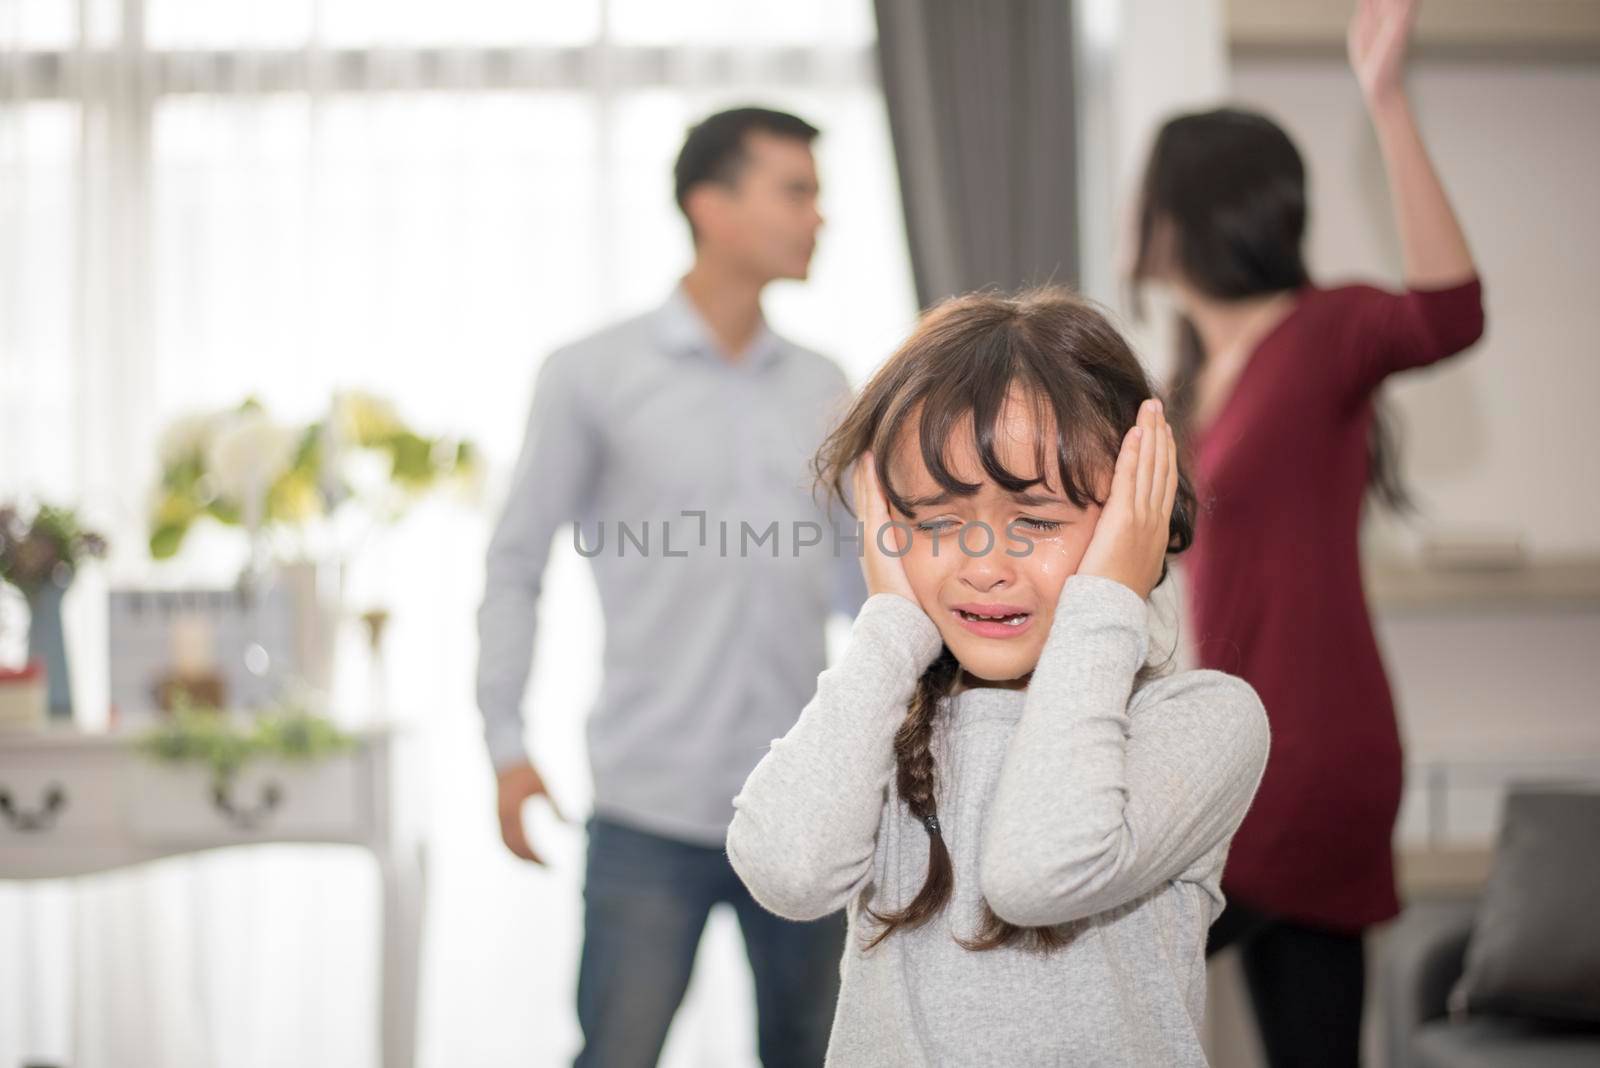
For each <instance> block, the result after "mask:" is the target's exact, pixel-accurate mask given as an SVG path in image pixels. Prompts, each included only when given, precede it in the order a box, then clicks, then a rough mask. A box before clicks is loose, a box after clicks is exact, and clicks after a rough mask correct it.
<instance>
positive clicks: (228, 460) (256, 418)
mask: <svg viewBox="0 0 1600 1068" xmlns="http://www.w3.org/2000/svg"><path fill="white" fill-rule="evenodd" d="M295 444H296V435H295V433H294V431H292V430H290V429H289V428H288V427H284V426H279V425H278V424H277V423H274V422H273V421H272V419H271V418H270V417H268V415H267V414H266V412H264V411H261V410H260V409H259V408H246V409H244V410H242V411H238V412H235V413H233V414H232V415H231V416H229V417H228V419H227V420H226V421H225V422H224V423H223V424H222V425H221V426H220V427H218V428H217V431H216V436H215V437H214V438H212V440H211V444H210V447H209V448H208V449H207V450H206V470H207V474H209V475H210V477H211V479H212V481H213V484H214V485H215V486H216V490H217V493H218V495H219V496H221V497H223V498H225V499H228V500H232V501H235V502H237V503H238V504H239V507H240V510H241V512H242V513H243V517H244V521H245V524H246V525H247V526H255V525H257V524H259V522H260V519H261V512H262V506H263V504H264V498H265V496H266V492H267V490H268V489H269V488H270V487H271V486H272V484H273V482H275V481H276V480H277V479H278V477H279V476H280V475H282V474H283V473H284V472H285V471H287V470H288V469H289V465H290V463H292V462H293V460H294V450H295Z"/></svg>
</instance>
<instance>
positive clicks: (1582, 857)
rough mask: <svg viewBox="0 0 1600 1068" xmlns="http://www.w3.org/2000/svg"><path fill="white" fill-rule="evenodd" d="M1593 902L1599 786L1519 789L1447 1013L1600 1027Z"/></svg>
mask: <svg viewBox="0 0 1600 1068" xmlns="http://www.w3.org/2000/svg"><path fill="white" fill-rule="evenodd" d="M1597 906H1600V786H1592V787H1584V788H1567V789H1557V788H1549V787H1540V788H1522V789H1515V790H1513V791H1512V792H1511V793H1510V794H1509V795H1508V797H1507V798H1506V805H1505V814H1504V820H1503V823H1502V825H1501V830H1500V841H1499V844H1498V846H1497V847H1496V849H1495V858H1494V868H1493V871H1492V872H1491V873H1490V876H1489V883H1488V886H1487V887H1486V888H1485V890H1484V894H1483V897H1482V899H1481V900H1480V902H1479V904H1478V914H1477V918H1476V920H1475V921H1474V923H1473V928H1472V937H1471V939H1470V940H1469V941H1468V943H1467V953H1466V966H1465V969H1464V971H1463V973H1462V976H1461V979H1460V980H1459V981H1458V982H1457V983H1456V986H1455V989H1454V990H1452V991H1451V994H1450V1008H1451V1010H1452V1011H1453V1012H1455V1013H1457V1014H1460V1013H1462V1012H1465V1013H1469V1014H1473V1015H1477V1014H1484V1013H1487V1014H1491V1015H1496V1014H1498V1015H1507V1016H1522V1017H1531V1018H1537V1019H1544V1020H1558V1021H1576V1022H1586V1023H1594V1024H1600V907H1597ZM1591 1063H1600V1061H1592V1062H1591Z"/></svg>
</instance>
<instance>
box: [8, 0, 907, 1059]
mask: <svg viewBox="0 0 1600 1068" xmlns="http://www.w3.org/2000/svg"><path fill="white" fill-rule="evenodd" d="M872 26H873V21H872V16H871V10H870V6H869V2H868V0H826V2H813V3H807V4H794V3H788V2H783V0H738V2H735V0H694V2H684V0H677V2H674V3H672V4H661V3H657V2H654V0H537V2H532V3H523V4H506V3H503V2H500V0H452V2H451V3H448V4H439V3H432V2H426V3H425V2H421V0H417V2H411V3H397V2H395V0H273V2H272V3H265V4H263V3H252V2H249V0H78V2H76V3H74V2H70V0H0V499H4V498H9V497H13V496H16V495H18V494H32V495H37V496H40V497H44V498H46V499H50V500H53V501H63V502H67V503H74V504H78V505H80V506H81V507H83V508H84V509H85V511H86V512H87V514H88V515H89V517H90V518H91V519H93V520H94V521H95V522H97V523H98V524H100V525H101V526H103V527H105V528H107V529H108V531H109V532H110V533H111V534H112V535H113V538H114V552H113V556H112V559H111V560H110V561H109V562H108V564H107V565H106V567H104V568H101V569H99V570H98V572H97V573H91V574H87V575H85V576H84V577H83V578H82V579H81V580H80V581H79V583H78V584H77V585H76V586H75V588H74V591H73V593H72V595H71V596H70V597H69V603H68V606H67V612H68V626H69V640H70V641H71V643H72V649H73V653H74V657H75V660H74V682H75V686H76V693H77V696H78V699H79V704H80V708H81V712H80V715H81V717H82V718H83V719H84V720H85V722H86V723H88V724H89V725H98V724H100V723H103V722H104V720H105V703H106V697H105V695H106V686H105V678H104V674H105V671H104V655H103V650H104V647H105V642H106V635H105V626H104V609H103V604H104V593H105V589H106V585H107V583H108V582H109V581H111V580H112V579H113V578H114V579H116V580H117V581H150V582H158V583H163V584H171V583H182V582H185V581H215V580H217V579H219V578H221V577H225V576H226V575H227V573H228V569H229V568H230V567H231V566H232V564H231V562H230V561H231V560H232V559H234V557H233V556H230V555H229V554H230V553H232V552H233V551H234V550H235V549H236V546H235V545H234V543H232V542H230V541H229V540H228V539H227V538H226V537H223V536H221V535H215V536H211V537H208V538H202V539H201V541H200V543H199V544H198V545H197V547H196V548H197V552H196V553H194V554H188V555H186V557H180V559H179V560H178V561H176V562H173V563H170V564H164V565H161V567H159V568H158V567H155V566H153V565H151V564H150V563H149V561H148V560H147V559H146V557H145V555H144V552H143V548H142V546H143V526H142V510H143V506H144V501H145V498H146V493H147V492H148V487H149V486H150V484H151V481H152V480H153V478H154V474H155V470H154V467H155V461H154V455H155V439H156V436H157V434H158V433H159V430H160V428H161V427H162V425H163V424H164V423H165V422H166V421H167V420H168V419H170V418H172V417H173V416H175V415H177V414H179V413H182V412H185V411H188V410H191V409H194V408H197V407H209V406H218V405H225V404H232V403H236V402H238V401H239V400H241V399H242V398H243V397H245V396H247V395H253V396H256V397H258V398H260V399H261V400H262V401H263V402H264V403H266V404H267V405H268V406H269V407H270V408H272V409H273V410H274V411H275V412H279V413H282V414H283V415H284V416H285V417H289V418H303V417H309V416H310V415H312V414H313V413H315V412H316V411H317V410H318V409H319V408H320V407H321V406H322V405H323V404H325V403H326V401H327V399H328V397H329V395H330V393H331V392H332V391H333V390H334V389H336V388H340V387H362V388H368V389H372V390H374V391H376V392H379V393H381V394H384V395H386V396H388V397H390V398H392V399H393V400H394V401H395V402H396V404H397V405H398V406H399V408H400V410H401V412H402V414H403V415H405V416H406V417H407V418H408V419H409V420H411V421H412V422H414V423H415V424H417V425H419V426H420V427H422V428H425V429H426V430H428V431H430V432H441V431H446V430H448V431H453V432H459V433H463V434H467V435H470V436H472V437H474V438H475V439H476V440H477V441H478V442H479V444H481V445H482V446H483V448H484V450H485V452H486V454H487V456H488V458H489V460H490V464H491V476H492V477H491V483H490V492H489V494H488V501H487V502H486V503H485V505H484V507H483V508H482V509H480V510H477V511H463V510H461V509H459V508H457V509H452V508H450V507H447V506H444V505H439V506H433V507H426V508H424V509H423V510H422V511H421V512H420V513H419V514H417V515H415V516H413V518H412V519H411V520H410V521H409V522H408V524H407V525H406V526H405V527H404V528H402V529H401V530H400V531H399V532H397V533H396V534H395V535H394V536H393V537H391V538H389V539H388V540H387V542H386V544H385V545H384V546H383V547H382V550H381V552H379V553H377V554H375V556H374V557H373V558H370V559H367V560H364V561H361V562H359V563H358V565H357V568H356V570H355V571H354V572H353V573H352V574H351V576H350V579H351V588H350V595H351V598H352V600H353V601H354V602H356V604H355V607H357V608H359V607H362V605H363V603H378V602H381V603H383V604H384V605H385V606H386V607H388V608H390V609H391V610H392V611H393V613H394V619H395V622H394V624H393V628H392V630H391V636H390V639H389V642H390V644H389V646H388V653H389V659H388V662H389V665H390V667H389V677H388V690H389V692H390V693H393V694H402V695H405V698H404V700H403V701H401V702H399V703H398V704H397V706H396V707H395V708H394V709H392V710H391V714H392V715H393V716H395V717H396V718H399V719H402V720H404V721H406V722H407V723H408V725H409V726H410V727H411V728H412V729H413V731H414V737H415V738H416V739H417V740H418V741H419V743H420V745H419V747H418V748H419V750H420V752H421V753H422V755H423V757H424V759H423V761H422V763H423V764H424V765H425V767H424V769H423V771H422V773H421V774H419V775H418V776H417V777H416V781H415V783H414V789H415V791H416V793H417V794H418V795H419V797H420V798H421V799H422V803H421V808H422V811H423V812H424V813H425V819H426V823H427V827H428V830H429V835H430V880H431V882H430V898H429V909H430V912H429V916H428V925H427V930H426V933H425V938H424V947H423V963H422V969H423V975H422V988H423V989H422V1008H421V1019H420V1020H419V1030H420V1047H419V1048H420V1052H421V1060H422V1063H423V1064H425V1065H450V1066H452V1068H454V1066H456V1065H480V1064H481V1065H499V1064H513V1063H515V1064H524V1065H541V1064H559V1063H564V1062H565V1061H566V1060H567V1059H568V1058H569V1057H570V1055H571V1053H572V1052H573V1050H574V1049H575V1047H576V1043H577V1031H576V1023H575V1021H574V1019H573V1011H572V1007H571V1006H572V991H573V985H574V982H575V975H576V955H577V949H578V940H579V933H580V929H579V928H580V925H579V920H580V912H579V904H580V902H579V887H580V885H581V858H582V848H583V843H582V836H581V831H580V830H578V829H576V828H570V827H560V826H554V825H550V824H538V825H536V827H535V828H534V831H535V833H536V834H538V835H541V836H542V838H543V840H544V841H545V842H547V843H548V846H549V852H550V853H551V854H552V855H553V864H552V867H551V869H550V870H548V871H544V872H540V871H535V870H532V869H529V868H526V867H524V866H521V865H520V864H518V863H517V862H515V861H513V860H512V859H510V858H509V856H508V855H506V854H505V853H504V852H503V850H501V848H500V847H499V844H498V839H497V838H496V835H495V829H494V826H493V819H492V800H491V792H490V787H491V784H490V781H489V776H488V770H487V766H486V763H485V759H484V757H483V754H482V751H481V743H480V741H479V737H478V723H477V718H476V712H475V711H474V709H473V707H472V679H471V674H472V665H473V660H474V655H475V646H474V641H475V638H474V635H473V633H472V610H473V608H474V606H475V603H476V598H477V595H478V592H479V583H480V582H481V555H482V548H483V544H484V541H485V538H486V534H487V523H488V520H489V519H490V518H491V517H492V513H493V509H494V507H495V506H496V505H497V503H498V500H499V493H498V491H497V490H498V488H499V487H501V486H502V483H501V482H500V481H499V480H498V479H497V478H494V477H493V476H503V475H504V474H505V472H506V468H507V467H508V466H509V462H510V460H511V458H512V457H513V455H514V452H515V449H516V446H517V444H518V435H519V434H520V430H521V424H522V420H523V417H524V413H525V410H526V404H527V400H528V389H529V386H530V385H531V383H532V380H533V375H534V372H535V370H536V368H537V365H538V362H539V360H540V359H541V358H542V356H543V354H544V353H546V352H547V351H549V349H550V348H551V347H553V346H554V345H556V344H558V343H560V342H561V341H564V340H566V339H569V338H571V337H573V336H576V335H578V334H580V333H582V332H585V331H587V330H589V329H592V328H595V327H597V326H599V325H601V324H603V323H604V322H605V321H606V320H608V319H610V318H612V317H615V316H618V315H622V314H626V313H629V312H632V311H635V310H637V309H640V308H643V307H646V306H649V305H650V304H653V303H655V302H656V301H658V300H659V299H661V298H662V297H663V296H664V294H665V293H666V291H667V289H668V288H669V287H670V286H671V285H672V283H673V281H674V279H675V278H676V275H677V274H678V272H680V271H681V270H682V269H683V267H684V266H685V265H686V263H687V258H688V254H689V250H688V242H687V238H686V235H685V233H684V230H683V227H682V224H681V222H680V221H679V220H678V219H677V218H676V217H675V207H674V205H673V204H672V199H671V183H670V165H671V160H672V157H673V154H674V153H675V151H676V149H677V147H678V144H679V142H680V140H681V138H682V134H683V131H684V129H685V127H686V126H687V125H688V123H689V122H690V121H692V120H693V119H694V118H695V117H697V116H699V115H701V114H703V113H706V112H708V111H710V110H714V109H715V108H717V107H719V106H725V105H730V104H733V103H739V102H747V101H757V102H762V103H767V104H770V105H773V106H778V107H785V108H789V109H792V110H795V111H797V112H799V113H800V114H802V115H804V116H806V117H808V118H809V119H811V120H812V121H814V122H816V123H817V124H818V125H820V126H821V127H822V128H823V130H824V136H823V139H822V140H821V141H820V142H819V143H818V154H819V158H820V162H821V167H822V173H823V180H824V211H825V213H826V214H827V216H828V218H829V225H828V228H827V230H826V231H825V233H824V239H823V243H822V245H821V248H820V251H819V254H818V257H817V261H816V263H815V265H814V271H813V279H814V280H813V281H812V282H810V283H809V284H807V285H804V286H786V287H781V288H780V289H779V290H776V291H774V293H773V294H772V295H771V299H770V300H769V303H768V312H769V315H770V317H771V318H772V320H773V321H774V323H775V325H777V327H778V328H779V329H780V330H783V331H784V332H786V333H789V334H790V335H791V336H794V337H796V338H798V339H800V340H802V341H804V342H807V343H809V344H811V345H813V346H815V347H817V348H820V349H822V350H823V351H826V352H829V353H831V354H832V355H834V356H835V357H836V358H837V359H839V360H840V362H841V363H842V364H843V365H844V366H845V367H846V369H847V370H848V371H849V372H850V374H851V375H852V377H854V378H856V379H857V380H859V379H860V378H861V377H863V376H864V375H865V374H866V373H867V372H868V371H869V370H870V369H871V367H872V366H874V365H875V364H876V363H877V362H878V361H879V360H880V359H881V358H882V357H883V355H884V354H885V353H886V352H887V351H888V349H889V347H890V346H891V345H892V344H893V342H894V341H895V339H896V338H897V337H898V336H899V335H901V334H902V333H903V332H904V331H905V330H906V328H907V327H908V326H909V325H910V323H911V321H912V319H913V316H914V312H915V308H914V300H913V297H912V295H911V283H910V277H909V271H908V268H907V262H906V253H905V243H904V237H903V232H902V227H901V222H900V219H901V216H900V206H899V198H898V193H897V191H896V188H895V184H894V169H893V165H892V160H891V158H890V148H889V140H888V135H887V129H886V123H885V119H884V115H883V109H882V104H881V100H880V99H879V96H878V92H877V89H876V86H875V83H874V81H873V75H872V61H871V49H872V32H873V30H872ZM545 612H546V618H547V620H548V623H547V625H546V626H545V627H544V629H543V637H542V639H541V644H540V649H539V651H538V658H537V664H538V666H539V670H538V673H537V676H536V682H535V692H534V694H533V695H532V701H531V707H532V708H534V709H535V712H534V715H533V731H534V734H535V736H536V737H537V739H538V747H539V753H540V755H541V759H542V760H544V761H545V762H546V763H547V764H548V765H549V767H550V771H551V776H552V778H553V780H554V788H555V789H556V790H557V792H558V795H559V796H560V798H561V800H562V801H563V802H564V806H565V808H566V809H567V810H568V811H569V812H573V813H579V814H581V813H582V812H583V811H585V809H586V805H587V797H588V789H589V786H588V781H587V769H586V766H585V764H584V757H583V750H582V745H581V738H582V723H581V719H582V713H583V710H584V709H585V708H586V707H587V704H588V701H589V699H590V697H591V695H592V693H593V692H594V688H595V684H596V679H595V670H596V664H597V656H598V643H599V638H600V625H599V619H598V610H597V606H596V604H595V601H594V597H593V592H592V590H591V588H590V586H589V581H588V577H587V574H586V572H585V571H584V570H583V568H582V567H581V564H580V562H579V561H578V560H577V559H576V558H575V557H574V556H572V554H570V553H565V554H563V553H561V552H559V551H558V552H557V553H556V556H555V559H554V561H553V564H552V571H551V575H550V584H549V595H548V598H547V600H546V605H545ZM19 623H20V621H19V620H18V618H17V605H16V604H15V603H12V602H7V603H5V604H3V605H0V632H4V633H5V634H6V635H7V636H6V638H5V639H4V641H3V642H0V656H4V655H7V653H8V651H9V652H11V653H14V651H15V645H16V640H17V625H18V624H19ZM346 639H347V642H348V639H349V636H348V635H347V636H346ZM351 674H352V672H350V671H348V670H347V671H346V672H345V674H344V677H343V678H342V680H341V683H340V685H339V687H338V690H339V692H340V693H342V694H344V695H345V697H346V698H347V699H348V700H349V701H350V703H351V705H352V707H354V706H359V705H360V704H361V696H362V695H361V689H360V683H361V682H362V681H364V676H362V675H361V672H359V671H357V672H354V674H355V675H356V676H359V677H358V678H355V679H352V678H350V677H349V676H350V675H351ZM377 895H378V887H377V879H376V875H375V872H374V871H373V870H372V865H371V862H370V861H369V860H368V859H367V858H365V857H363V856H362V855H360V854H359V853H355V852H351V851H345V850H339V849H311V848H291V847H264V848H261V849H257V850H253V851H240V852H236V853H232V854H219V855H215V856H208V857H202V858H186V859H180V860H174V861H169V862H163V863H160V864H156V865H151V866H149V867H146V868H142V869H138V870H133V871H126V872H119V873H114V874H109V875H104V876H97V877H93V878H88V879H82V880H76V881H73V882H59V883H57V882H49V883H37V884H27V885H19V884H5V885H0V945H4V946H6V947H7V948H8V950H9V952H7V953H5V954H0V1064H13V1063H19V1062H20V1061H21V1060H22V1059H23V1058H24V1057H37V1058H41V1059H49V1058H54V1059H57V1060H60V1061H62V1062H64V1063H70V1064H72V1065H74V1066H75V1068H96V1066H101V1065H104V1066H113V1065H114V1066H119V1068H120V1066H128V1065H141V1066H142V1065H161V1066H168V1065H173V1066H187V1065H195V1066H200V1065H204V1066H207V1068H210V1066H227V1068H233V1066H241V1068H242V1066H267V1065H272V1066H277V1065H284V1064H295V1065H338V1066H341V1068H342V1066H347V1065H359V1064H373V1063H376V1060H377V1052H376V1048H377V1047H376V1032H375V1026H374V1024H373V1020H374V1017H375V1013H376V979H377V976H376V974H375V968H374V961H375V959H376V938H377V932H376V929H375V922H376V919H375V916H376V913H375V907H376V903H377ZM753 1027H754V1023H753V1009H752V1007H751V1003H750V1000H749V979H748V974H747V971H746V970H745V967H744V965H743V964H742V947H741V946H740V945H739V942H738V938H737V933H736V927H735V926H734V925H733V924H732V923H731V920H730V919H729V918H728V917H725V916H719V917H717V918H716V919H715V920H714V922H713V925H712V927H711V929H710V931H709V932H708V935H707V945H706V947H705V952H704V954H703V956H702V960H701V967H700V968H699V969H698V970H697V973H696V977H695V980H694V984H693V987H692V989H691V993H690V997H689V1002H688V1004H687V1006H686V1009H685V1011H684V1013H683V1014H682V1015H681V1017H680V1020H679V1022H678V1024H677V1025H676V1026H675V1028H674V1031H673V1034H672V1036H671V1038H670V1039H669V1047H668V1054H667V1063H669V1064H676V1065H695V1066H704V1065H717V1064H727V1065H734V1064H749V1063H754V1046H753Z"/></svg>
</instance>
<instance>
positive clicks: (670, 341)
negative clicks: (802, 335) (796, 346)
mask: <svg viewBox="0 0 1600 1068" xmlns="http://www.w3.org/2000/svg"><path fill="white" fill-rule="evenodd" d="M656 329H657V333H658V336H659V337H660V338H661V342H662V344H663V346H664V347H665V348H666V349H667V351H668V352H670V353H672V354H673V355H675V356H691V357H695V358H699V359H714V360H718V361H721V362H722V363H725V364H727V365H728V366H730V367H735V368H737V367H743V366H746V365H748V366H750V367H764V366H766V365H768V364H771V363H773V362H775V361H776V360H777V359H778V357H779V355H781V351H782V347H783V346H782V343H781V342H780V341H779V340H778V336H777V335H776V334H774V333H773V332H772V331H771V330H770V329H769V328H768V327H767V320H766V317H765V316H762V318H761V325H760V326H759V327H757V329H756V336H755V337H754V338H752V339H751V341H750V344H749V345H748V346H747V347H746V349H745V352H744V355H743V357H741V358H740V360H739V361H738V362H737V363H734V362H732V361H730V360H728V358H727V357H726V356H724V355H723V352H722V349H721V346H719V345H718V344H717V341H716V339H715V338H714V337H713V336H712V334H711V328H710V327H709V326H707V325H706V321H705V320H704V319H703V318H701V316H700V312H699V310H698V309H696V308H695V306H694V302H693V301H691V300H690V299H689V294H688V293H686V292H685V291H684V288H683V286H682V284H679V285H677V286H675V287H673V290H672V293H671V295H670V296H668V297H667V302H666V303H665V304H663V305H662V306H661V309H660V311H659V312H658V313H657V315H656Z"/></svg>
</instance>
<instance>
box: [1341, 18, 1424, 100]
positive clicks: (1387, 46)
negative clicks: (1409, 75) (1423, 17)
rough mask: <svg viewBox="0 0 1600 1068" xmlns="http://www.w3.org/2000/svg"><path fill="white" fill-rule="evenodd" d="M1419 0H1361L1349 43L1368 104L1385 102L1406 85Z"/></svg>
mask: <svg viewBox="0 0 1600 1068" xmlns="http://www.w3.org/2000/svg"><path fill="white" fill-rule="evenodd" d="M1417 7H1418V0H1359V3H1358V4H1357V5H1356V13H1355V17H1354V18H1352V19H1351V20H1350V29H1349V32H1348V33H1347V34H1346V35H1345V44H1346V47H1347V50H1348V51H1349V53H1350V69H1351V70H1353V71H1355V75H1356V81H1358V82H1360V83H1361V93H1362V95H1363V96H1365V97H1366V98H1367V105H1368V106H1369V107H1371V106H1372V105H1374V104H1377V103H1381V102H1382V101H1384V100H1386V99H1387V98H1389V97H1391V96H1394V95H1395V94H1397V93H1398V92H1400V90H1401V89H1402V88H1403V81H1404V78H1405V70H1406V47H1407V45H1408V44H1409V43H1410V38H1411V28H1412V26H1413V25H1415V24H1416V21H1417Z"/></svg>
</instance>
